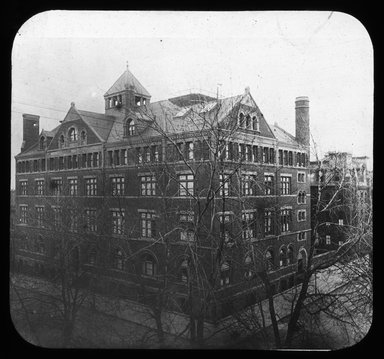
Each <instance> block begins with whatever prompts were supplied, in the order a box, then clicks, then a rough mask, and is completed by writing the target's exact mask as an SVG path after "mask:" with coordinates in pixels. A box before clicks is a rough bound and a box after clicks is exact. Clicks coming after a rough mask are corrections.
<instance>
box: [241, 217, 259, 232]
mask: <svg viewBox="0 0 384 359" xmlns="http://www.w3.org/2000/svg"><path fill="white" fill-rule="evenodd" d="M241 219H242V227H243V228H242V237H243V239H251V238H254V237H255V235H256V228H255V224H256V223H255V219H256V215H255V213H254V212H246V213H242V214H241Z"/></svg>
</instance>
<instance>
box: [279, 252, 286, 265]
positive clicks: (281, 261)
mask: <svg viewBox="0 0 384 359" xmlns="http://www.w3.org/2000/svg"><path fill="white" fill-rule="evenodd" d="M279 264H280V267H285V266H286V265H287V251H286V249H285V248H281V249H280V253H279Z"/></svg>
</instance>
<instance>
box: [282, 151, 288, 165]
mask: <svg viewBox="0 0 384 359" xmlns="http://www.w3.org/2000/svg"><path fill="white" fill-rule="evenodd" d="M283 156H284V166H288V151H284V152H283Z"/></svg>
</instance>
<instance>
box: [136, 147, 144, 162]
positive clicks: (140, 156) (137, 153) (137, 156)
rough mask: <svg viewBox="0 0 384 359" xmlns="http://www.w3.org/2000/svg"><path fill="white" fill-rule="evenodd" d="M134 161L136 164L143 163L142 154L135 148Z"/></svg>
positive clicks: (139, 149)
mask: <svg viewBox="0 0 384 359" xmlns="http://www.w3.org/2000/svg"><path fill="white" fill-rule="evenodd" d="M136 161H137V163H139V164H141V163H143V154H142V153H141V148H136Z"/></svg>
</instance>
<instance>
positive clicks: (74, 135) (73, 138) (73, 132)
mask: <svg viewBox="0 0 384 359" xmlns="http://www.w3.org/2000/svg"><path fill="white" fill-rule="evenodd" d="M68 137H69V140H70V141H71V142H75V141H77V130H76V128H74V127H71V128H70V129H69V131H68Z"/></svg>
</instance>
